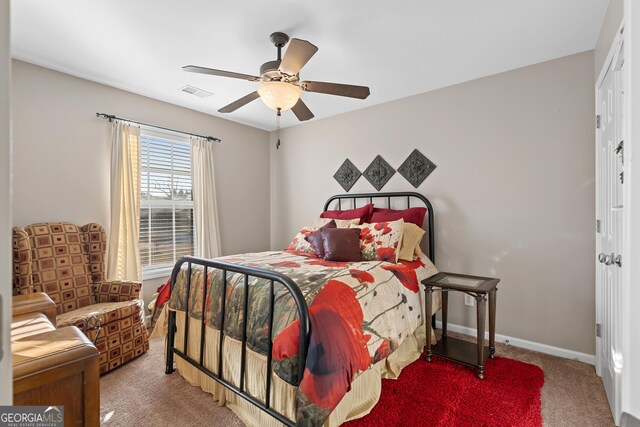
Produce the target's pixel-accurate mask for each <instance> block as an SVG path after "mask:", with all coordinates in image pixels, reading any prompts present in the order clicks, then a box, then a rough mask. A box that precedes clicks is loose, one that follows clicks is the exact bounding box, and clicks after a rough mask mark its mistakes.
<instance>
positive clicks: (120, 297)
mask: <svg viewBox="0 0 640 427" xmlns="http://www.w3.org/2000/svg"><path fill="white" fill-rule="evenodd" d="M105 252H106V234H105V232H104V229H103V228H102V226H101V225H99V224H93V223H92V224H87V225H85V226H82V227H78V226H77V225H74V224H70V223H65V222H48V223H41V224H31V225H29V226H26V227H24V228H23V227H14V229H13V267H14V274H13V293H14V295H24V294H30V293H33V292H44V293H46V294H47V295H49V297H50V298H51V299H52V300H53V302H55V303H56V309H57V318H56V326H57V327H61V326H68V325H76V326H78V327H79V328H80V329H83V327H84V326H86V325H87V324H92V321H90V318H91V317H92V316H94V317H96V318H97V319H99V320H100V321H101V324H102V325H101V328H100V329H99V330H87V331H86V334H87V337H88V338H89V339H91V340H95V338H96V336H97V340H95V341H96V342H95V345H96V347H97V349H98V351H99V352H100V359H99V364H100V374H104V373H106V372H108V371H110V370H112V369H114V368H117V367H118V366H120V365H122V364H123V363H126V362H128V361H129V360H131V359H133V358H135V357H137V356H139V355H141V354H142V353H144V352H145V351H147V350H148V349H149V341H148V334H147V327H146V325H145V322H144V308H143V307H144V304H143V302H142V300H141V299H140V292H141V291H142V284H140V283H139V282H126V281H107V280H106V277H105V272H104V269H105V267H104V260H105Z"/></svg>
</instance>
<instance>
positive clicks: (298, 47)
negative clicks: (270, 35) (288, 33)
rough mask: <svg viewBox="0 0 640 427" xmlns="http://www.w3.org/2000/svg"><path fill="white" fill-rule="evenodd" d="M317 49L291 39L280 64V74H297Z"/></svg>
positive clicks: (306, 43)
mask: <svg viewBox="0 0 640 427" xmlns="http://www.w3.org/2000/svg"><path fill="white" fill-rule="evenodd" d="M317 51H318V48H317V47H316V46H314V45H313V44H311V43H309V42H308V41H306V40H300V39H291V41H290V42H289V47H287V51H286V52H285V53H284V57H283V58H282V62H281V63H280V72H281V73H285V74H288V75H290V76H293V75H295V74H298V73H299V72H300V70H301V69H302V67H304V64H306V63H307V62H308V61H309V59H311V57H312V56H313V55H315V54H316V52H317Z"/></svg>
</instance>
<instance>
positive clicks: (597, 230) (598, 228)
mask: <svg viewBox="0 0 640 427" xmlns="http://www.w3.org/2000/svg"><path fill="white" fill-rule="evenodd" d="M599 232H600V220H599V219H596V233H599Z"/></svg>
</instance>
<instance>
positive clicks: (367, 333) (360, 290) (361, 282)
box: [169, 251, 437, 426]
mask: <svg viewBox="0 0 640 427" xmlns="http://www.w3.org/2000/svg"><path fill="white" fill-rule="evenodd" d="M218 259H219V260H221V261H227V262H232V263H235V264H241V265H247V266H252V267H258V268H264V269H269V270H271V271H277V272H279V273H282V274H285V275H287V276H288V277H290V278H291V279H292V280H293V281H294V282H295V283H296V284H297V285H298V287H299V288H300V290H301V291H302V293H303V295H304V296H305V299H306V301H307V305H308V307H309V317H310V322H311V337H310V343H309V351H308V356H307V360H306V369H305V373H304V376H303V379H302V381H301V382H300V385H299V387H298V391H297V402H296V403H297V408H298V409H297V411H298V413H297V414H296V417H297V424H298V425H308V426H320V425H322V424H323V423H324V421H325V420H326V419H327V417H328V416H329V414H330V413H331V411H332V410H333V409H334V408H335V407H336V406H337V405H338V403H339V402H340V400H341V399H342V398H343V397H344V395H345V394H346V393H347V392H348V391H349V390H350V387H351V383H352V382H353V380H354V379H355V378H356V376H357V375H358V373H359V372H362V371H365V370H366V369H368V368H369V367H370V366H372V365H374V364H375V363H377V362H378V361H380V360H382V359H384V358H386V357H387V356H388V355H389V354H391V353H392V352H393V351H394V350H395V349H396V348H397V347H398V346H399V345H400V344H401V343H402V342H403V341H404V340H405V339H406V338H407V337H408V336H409V335H411V334H412V333H413V331H414V330H415V329H416V328H417V327H418V326H420V324H421V323H422V322H423V316H424V314H423V313H424V311H423V309H422V303H421V292H420V286H419V283H420V281H421V280H423V279H425V278H427V277H429V276H431V275H433V274H435V273H436V272H437V271H436V269H435V267H434V266H433V264H432V263H431V262H430V261H429V260H428V259H427V258H426V257H423V258H419V259H417V260H415V261H413V262H407V261H400V262H399V263H398V264H393V263H388V262H382V261H365V262H355V263H344V262H330V261H324V260H322V259H319V258H317V257H315V256H310V255H309V254H307V253H301V252H296V251H284V252H261V253H253V254H243V255H234V256H232V257H221V258H218ZM187 275H188V270H187V268H186V265H185V266H183V268H182V270H181V271H180V272H179V274H178V277H177V280H176V284H175V285H174V289H173V291H172V295H171V299H170V301H169V307H170V308H171V309H174V310H180V311H184V310H185V309H186V304H187V301H188V304H189V316H190V317H192V318H196V319H203V301H202V299H203V298H202V295H203V289H202V286H203V276H204V271H203V269H202V268H201V267H199V266H195V265H194V266H193V268H192V272H191V288H190V289H191V291H190V292H189V296H188V298H187V295H186V293H187ZM208 276H209V277H208V280H207V288H208V289H207V293H206V299H205V301H204V323H205V324H206V325H208V326H210V327H213V328H216V329H218V330H219V329H220V325H221V323H222V322H221V320H222V319H221V310H220V306H221V302H222V289H223V286H222V271H221V270H217V269H209V272H208ZM243 298H244V275H242V274H234V273H231V272H228V273H227V292H226V309H225V311H226V315H225V322H224V334H225V335H227V336H229V337H231V338H235V339H238V340H240V339H241V338H242V323H243V315H244V313H243V312H242V311H243ZM275 301H276V302H275V307H274V318H273V329H274V330H273V337H274V339H273V349H272V359H273V369H274V371H275V372H276V374H277V375H278V376H279V377H280V378H282V379H283V380H285V381H287V382H288V383H290V384H297V383H298V381H297V372H298V365H297V355H298V342H299V341H298V339H299V336H300V334H299V320H298V315H297V308H296V305H295V302H294V301H293V298H291V296H290V294H289V293H288V291H287V290H286V289H285V288H284V286H282V285H280V284H277V283H276V285H275ZM268 304H269V280H265V279H258V278H255V277H250V280H249V306H248V314H247V322H248V323H247V345H248V347H249V348H251V349H252V350H254V351H256V352H258V353H260V354H263V355H264V354H266V351H267V349H268V347H267V346H268V340H269V320H268V313H269V311H268Z"/></svg>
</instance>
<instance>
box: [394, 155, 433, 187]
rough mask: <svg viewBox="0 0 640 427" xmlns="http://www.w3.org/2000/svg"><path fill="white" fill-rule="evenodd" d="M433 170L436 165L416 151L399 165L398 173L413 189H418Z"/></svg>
mask: <svg viewBox="0 0 640 427" xmlns="http://www.w3.org/2000/svg"><path fill="white" fill-rule="evenodd" d="M435 168H436V165H435V164H433V162H432V161H431V160H429V159H427V158H426V157H425V156H424V154H422V153H421V152H419V151H418V150H417V149H416V150H413V152H412V153H411V154H409V157H407V159H406V160H405V161H404V162H403V163H402V164H401V165H400V167H399V168H398V172H400V175H402V176H404V177H405V179H406V180H407V181H409V182H410V183H411V184H412V185H413V186H414V187H415V188H418V186H419V185H420V184H422V181H424V180H425V179H426V178H427V177H428V176H429V174H430V173H431V172H433V170H434V169H435Z"/></svg>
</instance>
